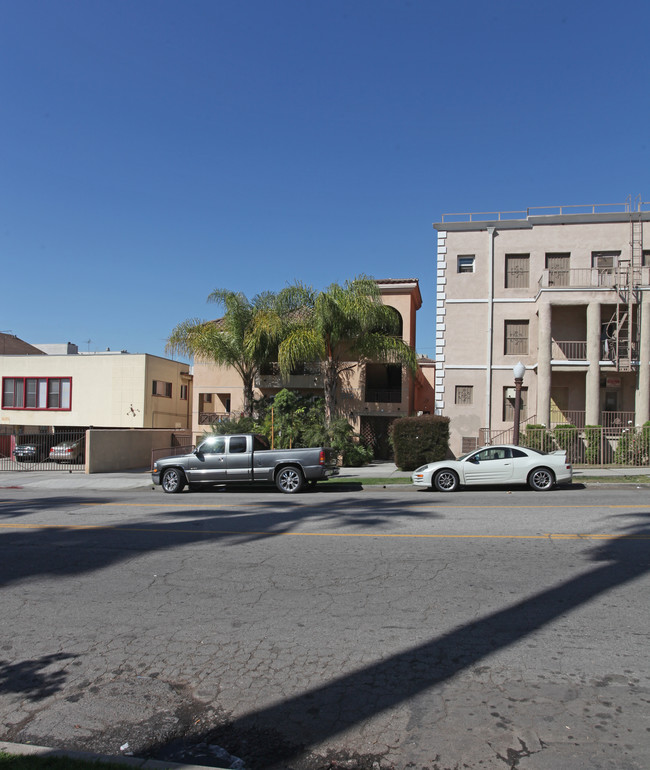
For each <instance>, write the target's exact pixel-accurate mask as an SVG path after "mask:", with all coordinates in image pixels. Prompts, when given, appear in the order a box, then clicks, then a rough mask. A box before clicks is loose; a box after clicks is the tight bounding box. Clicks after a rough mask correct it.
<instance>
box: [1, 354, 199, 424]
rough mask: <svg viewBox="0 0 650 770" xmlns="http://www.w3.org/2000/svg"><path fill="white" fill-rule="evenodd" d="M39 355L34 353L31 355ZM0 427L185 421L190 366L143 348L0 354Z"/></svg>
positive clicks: (189, 396)
mask: <svg viewBox="0 0 650 770" xmlns="http://www.w3.org/2000/svg"><path fill="white" fill-rule="evenodd" d="M34 353H36V354H34ZM0 376H1V380H2V401H1V408H0V432H4V433H10V432H14V431H15V430H16V429H20V430H21V431H23V432H29V431H30V430H31V429H35V430H36V431H38V430H43V429H46V428H55V429H56V428H64V427H65V428H71V427H83V428H87V427H90V426H93V427H97V428H98V427H107V428H170V429H176V430H179V429H183V428H185V429H187V428H188V427H189V417H190V404H191V399H192V377H191V374H190V372H189V366H188V364H186V363H181V362H179V361H171V360H169V359H166V358H161V357H159V356H153V355H149V354H146V353H143V354H139V353H126V352H122V353H117V352H105V353H76V352H74V353H72V354H53V355H52V354H50V355H48V354H45V353H43V352H41V351H38V350H37V351H29V352H28V351H25V353H22V354H14V355H0Z"/></svg>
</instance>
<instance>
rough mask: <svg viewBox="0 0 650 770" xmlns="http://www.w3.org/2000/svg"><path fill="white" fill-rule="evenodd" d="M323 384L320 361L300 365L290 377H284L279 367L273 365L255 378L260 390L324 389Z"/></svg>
mask: <svg viewBox="0 0 650 770" xmlns="http://www.w3.org/2000/svg"><path fill="white" fill-rule="evenodd" d="M323 384H324V381H323V370H322V365H321V363H320V362H319V361H314V362H308V363H305V364H300V366H299V367H297V368H296V369H295V370H294V371H293V372H292V373H291V374H290V375H289V376H288V377H283V376H282V374H281V373H280V367H279V365H278V364H277V363H272V364H270V365H268V366H267V367H265V368H264V371H262V372H260V373H259V374H258V375H257V376H256V377H255V385H256V387H258V388H322V387H323Z"/></svg>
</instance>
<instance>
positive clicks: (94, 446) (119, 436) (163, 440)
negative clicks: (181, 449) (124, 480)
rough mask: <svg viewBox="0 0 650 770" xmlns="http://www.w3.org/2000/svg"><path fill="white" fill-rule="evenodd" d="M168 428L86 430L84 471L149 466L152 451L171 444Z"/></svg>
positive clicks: (106, 471)
mask: <svg viewBox="0 0 650 770" xmlns="http://www.w3.org/2000/svg"><path fill="white" fill-rule="evenodd" d="M172 433H173V432H172V431H170V430H102V429H101V428H100V429H97V428H95V429H93V430H88V431H86V458H87V459H86V473H117V472H119V471H126V470H136V469H145V468H150V467H151V452H152V451H153V450H154V449H167V448H168V447H170V446H171V444H172Z"/></svg>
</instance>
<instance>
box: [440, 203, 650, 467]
mask: <svg viewBox="0 0 650 770" xmlns="http://www.w3.org/2000/svg"><path fill="white" fill-rule="evenodd" d="M649 227H650V206H649V205H648V204H645V203H642V202H641V200H640V199H639V200H637V201H636V202H634V203H632V202H628V203H626V204H620V205H612V206H600V205H595V206H588V207H586V206H581V207H577V206H562V207H554V208H553V209H548V208H545V209H527V210H526V211H523V212H507V213H503V212H501V213H490V214H458V215H444V216H443V219H442V221H441V222H439V223H436V224H434V228H435V229H436V230H437V233H438V279H437V285H438V295H437V316H436V318H437V327H436V335H437V340H436V411H437V413H438V414H444V415H446V416H448V417H450V420H451V422H450V431H451V449H452V451H453V452H456V453H458V452H460V451H462V450H463V449H470V448H472V447H473V446H474V445H476V444H480V443H487V442H489V441H491V440H494V439H495V437H496V435H497V434H498V433H499V432H502V431H503V432H505V431H507V430H508V429H509V428H512V426H513V419H514V401H515V383H514V374H513V368H514V366H515V365H516V364H518V363H519V362H521V363H522V364H523V365H524V366H525V374H524V381H523V388H522V390H521V421H522V423H525V422H534V423H537V424H543V425H545V426H547V427H553V426H554V425H557V424H560V423H571V424H574V425H576V426H577V427H578V428H584V426H585V425H603V426H606V427H607V426H611V427H613V428H615V427H617V426H618V427H620V426H623V425H625V426H627V425H629V424H630V423H631V424H635V425H640V424H642V423H643V422H645V421H646V420H648V419H649V418H650V250H645V249H644V239H645V242H646V243H647V242H648V236H649V235H650V231H649V230H648V228H649Z"/></svg>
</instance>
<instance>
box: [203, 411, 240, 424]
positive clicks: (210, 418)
mask: <svg viewBox="0 0 650 770" xmlns="http://www.w3.org/2000/svg"><path fill="white" fill-rule="evenodd" d="M234 417H235V415H233V414H232V412H199V425H215V424H216V423H218V422H228V421H229V420H232V419H234Z"/></svg>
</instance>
